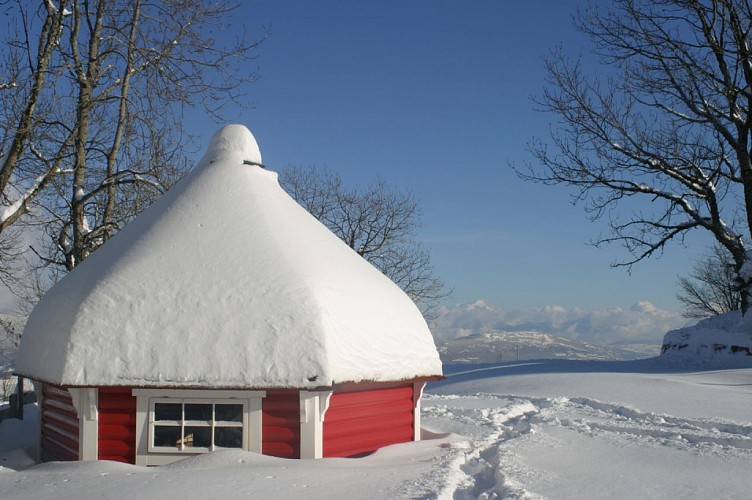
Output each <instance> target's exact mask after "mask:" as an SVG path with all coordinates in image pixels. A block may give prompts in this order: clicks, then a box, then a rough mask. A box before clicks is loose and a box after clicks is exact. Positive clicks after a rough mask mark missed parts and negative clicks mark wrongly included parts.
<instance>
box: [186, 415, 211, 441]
mask: <svg viewBox="0 0 752 500" xmlns="http://www.w3.org/2000/svg"><path fill="white" fill-rule="evenodd" d="M186 406H188V405H186ZM183 446H185V447H186V448H209V447H210V446H211V427H195V426H186V427H185V438H184V439H183Z"/></svg>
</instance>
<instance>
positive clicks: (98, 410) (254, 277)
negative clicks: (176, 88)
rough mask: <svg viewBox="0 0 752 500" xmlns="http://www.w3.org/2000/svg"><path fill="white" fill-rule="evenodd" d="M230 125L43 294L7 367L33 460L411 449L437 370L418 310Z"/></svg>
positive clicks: (151, 460) (244, 132) (159, 460)
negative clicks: (33, 401)
mask: <svg viewBox="0 0 752 500" xmlns="http://www.w3.org/2000/svg"><path fill="white" fill-rule="evenodd" d="M261 163H262V161H261V155H260V153H259V149H258V146H257V144H256V140H255V139H254V137H253V135H252V134H251V133H250V131H249V130H248V129H247V128H245V127H244V126H242V125H229V126H226V127H224V128H222V129H221V130H220V131H219V132H217V133H216V134H215V135H214V137H213V138H212V140H211V142H210V144H209V147H208V151H207V153H206V154H205V156H204V158H203V159H202V160H201V161H200V162H199V164H198V165H197V166H196V167H195V168H194V169H193V171H191V172H190V173H189V174H188V175H187V176H186V177H185V178H184V179H183V180H181V181H180V182H179V183H177V184H176V185H175V186H174V187H173V188H172V189H171V190H170V191H168V192H167V193H166V194H165V195H164V196H163V197H161V198H160V199H159V200H157V201H156V202H155V203H154V204H153V205H152V206H151V207H149V208H148V209H147V210H145V211H144V212H143V213H142V214H140V215H139V216H138V217H137V218H135V219H134V220H133V221H132V222H131V223H130V224H128V226H127V227H125V228H124V229H123V230H122V231H120V232H119V233H118V234H117V235H116V236H115V237H114V238H112V239H111V240H110V241H108V242H107V243H106V244H105V245H103V246H102V248H100V249H99V250H97V251H96V252H95V253H94V254H92V255H91V256H90V257H89V258H88V259H87V260H86V261H85V262H83V263H82V264H81V265H79V266H78V267H77V268H76V269H75V270H73V271H72V272H71V273H70V274H68V275H67V276H65V277H64V278H63V279H62V280H61V281H60V282H59V283H57V284H56V285H55V286H54V287H52V289H51V290H50V291H49V292H48V293H47V294H46V295H45V296H44V298H43V299H42V300H41V301H40V302H39V304H38V305H37V306H36V308H35V309H34V311H33V312H32V314H31V316H30V317H29V319H28V322H27V324H26V328H25V330H24V334H23V338H22V341H21V348H20V352H19V355H18V360H17V364H16V372H17V373H18V374H19V375H23V376H25V377H28V378H31V379H33V380H35V381H36V382H38V383H36V384H35V386H36V387H41V389H39V392H40V396H41V397H40V399H41V415H42V416H41V427H40V428H41V431H40V432H41V437H40V458H41V459H42V460H93V459H101V460H118V461H123V462H130V463H136V464H141V465H158V464H164V463H168V462H171V461H174V460H178V459H180V458H184V457H185V456H186V455H189V454H195V453H201V452H206V451H210V450H216V449H224V448H241V449H245V450H251V451H256V452H260V453H264V454H268V455H275V456H279V457H291V458H292V457H301V458H319V457H335V456H357V455H361V454H364V453H367V452H370V451H372V450H375V449H377V448H379V447H382V446H385V445H388V444H393V443H399V442H406V441H411V440H418V439H419V435H420V397H421V393H422V390H423V387H424V385H425V382H426V381H427V380H431V379H435V378H437V377H440V376H441V362H440V360H439V355H438V353H437V351H436V347H435V345H434V342H433V338H432V336H431V333H430V331H429V329H428V327H427V325H426V322H425V321H424V319H423V317H422V315H421V314H420V312H419V311H418V309H417V308H416V307H415V305H414V304H413V303H412V301H411V300H410V299H409V297H408V296H407V295H406V294H405V293H403V292H402V290H400V289H399V288H398V287H397V286H396V285H395V284H394V283H393V282H391V281H390V280H389V279H388V278H386V277H385V276H384V275H383V274H382V273H381V272H379V271H378V270H377V269H376V268H374V267H373V266H371V265H370V264H369V263H368V262H366V261H365V260H363V259H362V258H361V257H360V256H358V255H357V254H356V253H355V252H354V251H352V250H351V249H350V248H349V247H348V246H347V245H345V244H344V243H343V242H341V241H340V240H339V239H338V238H337V237H336V236H335V235H334V234H333V233H331V232H330V231H329V230H328V229H327V228H326V227H325V226H323V225H322V224H321V223H319V222H318V221H317V220H316V219H315V218H314V217H312V216H311V215H310V214H308V212H306V211H305V210H304V209H303V208H302V207H301V206H300V205H298V204H297V203H296V202H295V201H294V200H293V199H292V198H290V197H289V196H288V195H287V194H286V193H285V192H284V191H283V190H282V189H281V187H280V186H279V184H278V182H277V175H276V174H275V173H273V172H270V171H268V170H265V169H264V168H263V167H262V166H261Z"/></svg>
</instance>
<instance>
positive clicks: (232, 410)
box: [214, 403, 243, 422]
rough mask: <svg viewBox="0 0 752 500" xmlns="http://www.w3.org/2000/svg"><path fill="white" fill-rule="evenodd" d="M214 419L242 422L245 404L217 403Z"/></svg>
mask: <svg viewBox="0 0 752 500" xmlns="http://www.w3.org/2000/svg"><path fill="white" fill-rule="evenodd" d="M214 420H215V421H217V422H242V421H243V405H237V404H220V403H218V404H216V405H215V406H214Z"/></svg>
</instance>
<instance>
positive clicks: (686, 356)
mask: <svg viewBox="0 0 752 500" xmlns="http://www.w3.org/2000/svg"><path fill="white" fill-rule="evenodd" d="M661 353H662V355H663V356H665V357H668V358H674V359H678V360H694V361H697V360H717V359H722V360H726V361H729V360H734V361H736V362H737V363H740V364H742V365H745V366H750V365H752V313H750V314H747V316H745V317H744V318H742V317H741V316H740V315H739V311H733V312H730V313H726V314H721V315H718V316H713V317H711V318H707V319H704V320H702V321H700V322H698V323H697V324H696V325H692V326H688V327H685V328H679V329H677V330H672V331H670V332H668V333H667V334H666V335H665V337H664V338H663V345H662V347H661Z"/></svg>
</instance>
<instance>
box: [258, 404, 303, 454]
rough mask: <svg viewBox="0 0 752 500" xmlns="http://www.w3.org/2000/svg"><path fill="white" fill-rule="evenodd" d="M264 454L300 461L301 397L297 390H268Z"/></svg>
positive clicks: (264, 419) (264, 405) (263, 424)
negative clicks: (298, 459)
mask: <svg viewBox="0 0 752 500" xmlns="http://www.w3.org/2000/svg"><path fill="white" fill-rule="evenodd" d="M261 428H262V431H261V433H262V440H261V452H262V453H263V454H264V455H271V456H275V457H282V458H300V395H299V392H298V391H297V390H267V391H266V397H265V398H264V399H263V400H262V416H261Z"/></svg>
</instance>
